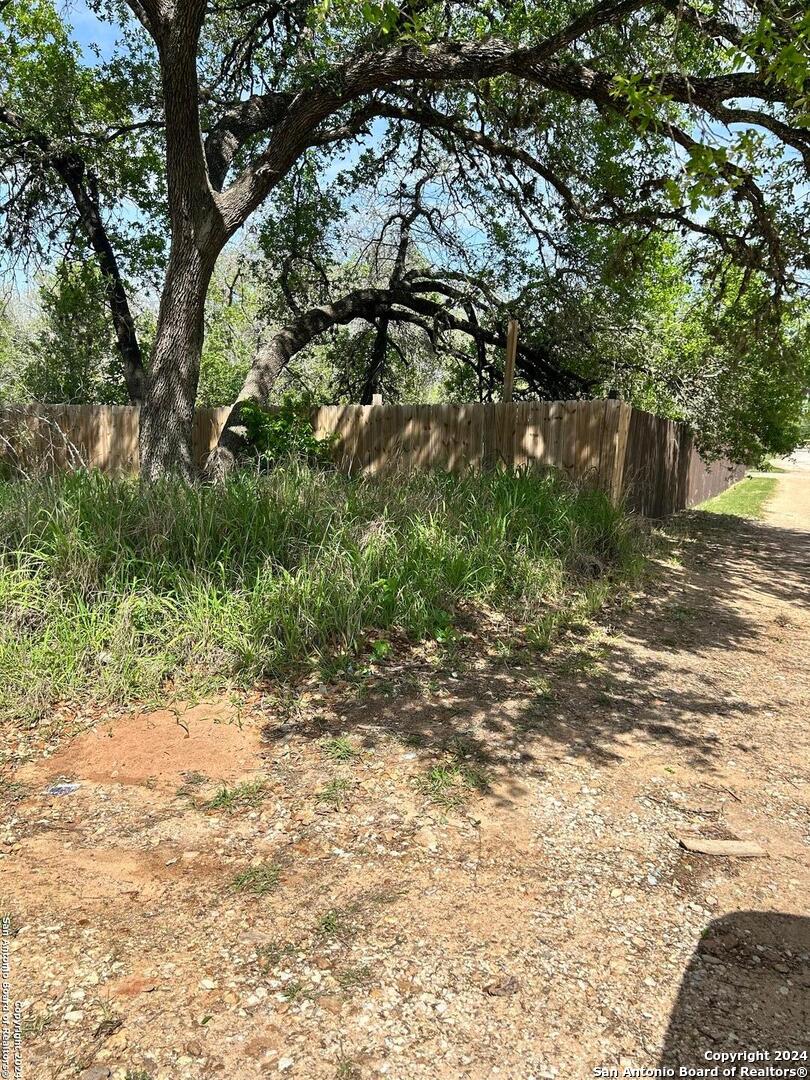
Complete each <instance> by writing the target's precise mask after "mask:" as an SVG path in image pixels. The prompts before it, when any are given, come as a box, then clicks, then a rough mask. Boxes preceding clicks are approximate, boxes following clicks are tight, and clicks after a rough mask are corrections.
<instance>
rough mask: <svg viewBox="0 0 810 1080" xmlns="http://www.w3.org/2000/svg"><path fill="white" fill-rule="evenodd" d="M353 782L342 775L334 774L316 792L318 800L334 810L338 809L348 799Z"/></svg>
mask: <svg viewBox="0 0 810 1080" xmlns="http://www.w3.org/2000/svg"><path fill="white" fill-rule="evenodd" d="M353 787H354V784H353V783H352V782H351V780H347V779H346V778H345V777H343V776H336V777H335V778H334V779H333V780H330V781H329V783H328V784H326V785H325V786H324V787H322V788H321V790H320V791H319V792H318V794H317V799H318V802H320V803H325V804H326V805H327V806H331V807H332V808H333V809H335V810H340V809H341V808H342V807H344V806H345V805H346V803H347V802H348V800H349V795H350V794H351V791H352V788H353Z"/></svg>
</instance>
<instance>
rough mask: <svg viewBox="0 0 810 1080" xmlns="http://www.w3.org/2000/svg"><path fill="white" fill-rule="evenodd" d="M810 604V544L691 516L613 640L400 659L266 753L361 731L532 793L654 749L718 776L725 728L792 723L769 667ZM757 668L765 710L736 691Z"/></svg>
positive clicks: (482, 647) (616, 621)
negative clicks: (555, 768)
mask: <svg viewBox="0 0 810 1080" xmlns="http://www.w3.org/2000/svg"><path fill="white" fill-rule="evenodd" d="M808 603H810V544H809V543H808V534H807V533H806V532H800V531H797V530H790V529H784V528H777V527H775V526H772V525H764V524H758V523H754V522H746V521H742V520H740V519H738V518H727V517H723V516H719V515H713V514H707V513H702V512H691V513H686V514H683V515H680V516H679V517H678V518H676V519H674V520H673V521H672V522H670V523H669V524H668V525H667V528H666V533H665V536H664V540H663V541H662V561H661V563H660V565H659V567H658V569H657V570H656V572H655V580H653V581H652V582H651V583H650V587H649V588H648V589H647V591H646V594H645V595H644V596H643V597H641V599H640V600H638V601H637V602H636V603H635V604H634V605H633V606H632V607H631V608H630V610H620V611H615V612H613V613H611V612H607V613H603V616H602V619H601V623H602V630H601V633H600V634H599V635H596V636H594V635H593V634H592V633H591V632H590V631H589V630H587V629H586V628H580V630H579V632H578V633H577V632H574V633H571V634H569V635H568V636H567V638H566V640H565V641H564V642H561V643H560V644H558V645H557V646H555V647H554V648H553V649H552V650H551V651H550V652H549V653H548V654H545V653H538V652H535V651H532V650H530V649H527V648H525V647H521V646H520V645H519V644H518V645H515V643H514V642H513V643H512V646H511V648H510V649H509V650H506V649H500V650H499V649H498V648H497V647H496V646H497V644H498V642H497V639H498V627H497V626H495V627H488V628H485V629H482V628H481V627H480V626H479V627H478V628H477V629H476V630H473V631H471V632H470V634H469V636H468V639H467V642H466V644H465V643H464V642H462V643H461V644H460V645H458V646H457V647H456V648H454V649H453V650H451V651H449V652H447V653H446V655H444V656H443V658H439V661H438V662H435V661H434V664H433V666H431V665H430V664H429V663H427V662H425V663H424V664H422V666H421V669H420V663H419V661H418V660H414V659H413V658H412V657H410V656H406V658H405V661H404V662H403V663H397V659H398V658H397V656H396V655H394V657H393V658H392V660H391V661H390V662H386V663H383V664H380V665H377V666H376V667H375V672H374V675H373V677H370V678H368V679H365V680H364V679H363V678H358V679H355V685H354V686H353V687H352V688H351V689H350V691H349V692H348V693H347V694H346V700H345V701H344V702H343V703H342V705H341V706H339V707H338V708H336V710H335V711H334V714H333V715H332V716H331V717H330V716H328V715H326V714H323V715H322V714H319V713H318V711H317V710H315V712H314V713H312V714H308V715H306V716H300V715H299V716H296V717H294V718H289V719H288V722H287V723H286V724H285V723H283V722H282V723H281V724H280V725H278V726H275V725H273V724H271V725H269V726H268V729H267V739H268V741H273V740H274V739H276V738H279V737H283V736H284V734H285V733H287V732H289V731H290V730H291V727H294V729H295V731H296V732H297V733H299V734H301V733H304V734H306V733H307V732H310V733H311V734H312V735H313V736H314V737H321V736H323V735H324V734H328V733H333V732H336V731H343V730H346V731H354V732H355V733H358V734H360V736H361V737H362V739H363V740H364V742H365V744H366V745H368V746H372V745H374V743H375V742H376V741H378V740H379V739H380V738H381V737H393V738H396V739H399V740H401V741H403V742H406V743H409V744H411V745H413V746H414V747H416V748H419V747H422V748H425V749H428V750H431V751H435V750H436V749H439V750H448V749H449V750H451V751H454V752H455V750H457V749H458V747H461V748H462V751H463V753H464V754H465V755H466V756H468V757H470V758H475V759H476V760H477V761H478V762H479V763H480V764H482V765H483V766H485V767H487V768H489V769H491V770H494V771H497V772H498V773H500V774H502V775H503V776H505V777H510V778H514V777H517V776H519V775H522V776H523V777H525V778H528V777H530V776H534V777H542V775H543V769H542V765H541V762H542V761H546V762H547V761H548V760H549V757H551V758H552V759H554V758H566V759H567V758H571V757H580V756H582V757H587V758H590V759H591V760H592V761H594V762H595V763H597V764H610V762H611V761H618V760H620V759H622V758H623V757H624V756H625V751H626V746H627V744H629V743H630V742H631V741H632V740H637V739H638V737H639V736H641V737H642V739H645V740H649V745H650V746H651V747H652V748H654V749H656V750H657V751H662V750H664V751H665V750H666V749H667V748H671V749H672V750H673V752H677V753H678V754H680V755H682V756H684V757H685V759H686V760H687V761H688V762H689V764H691V765H693V766H696V767H698V768H701V769H705V770H711V769H713V768H714V766H715V761H716V758H717V755H718V753H719V750H720V740H719V737H718V734H717V730H716V729H717V728H718V727H721V726H723V724H726V723H729V724H732V725H733V726H734V727H736V728H737V729H740V728H743V730H746V729H750V730H754V728H755V723H754V722H755V721H757V722H759V721H761V719H762V714H763V709H765V708H766V707H767V709H768V710H770V711H771V713H772V712H773V711H779V710H780V709H785V710H787V709H790V707H791V701H790V696H789V695H790V688H789V685H788V684H787V683H785V682H784V681H782V682H774V683H772V684H770V685H767V671H768V669H769V668H770V667H771V666H772V665H770V664H769V661H768V653H769V650H770V649H771V648H772V647H773V644H774V640H776V639H779V638H780V637H781V636H783V635H784V634H789V633H790V631H791V627H792V626H793V621H792V620H795V619H796V618H797V617H799V618H801V617H802V614H803V609H804V608H805V607H806V606H807V605H808ZM788 605H790V609H788V610H786V608H787V606H788ZM487 650H488V653H487ZM395 654H396V650H395ZM482 655H483V656H485V657H486V659H485V660H484V661H483V662H481V659H480V658H481V656H482ZM752 668H759V669H761V670H762V672H763V676H764V678H763V680H762V681H760V680H758V679H757V680H754V681H755V684H756V686H757V689H758V691H759V690H761V694H762V697H761V698H757V699H754V698H752V697H751V696H750V694H748V695H747V696H746V697H745V698H743V697H742V696H738V695H737V693H736V692H735V687H737V686H743V685H745V684H746V683H747V684H748V686H749V688H750V683H751V678H750V673H751V669H752ZM403 673H404V675H405V678H401V677H400V676H401V675H402V674H403ZM741 721H743V722H744V723H740V722H741ZM738 745H741V744H738ZM454 748H455V750H454ZM741 749H742V750H743V751H744V750H746V749H755V746H753V745H752V746H751V747H748V748H746V747H745V746H742V745H741Z"/></svg>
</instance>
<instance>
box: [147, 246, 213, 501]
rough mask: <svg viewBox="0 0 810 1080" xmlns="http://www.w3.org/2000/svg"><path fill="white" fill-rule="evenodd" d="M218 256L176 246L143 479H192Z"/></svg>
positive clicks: (157, 351) (160, 327)
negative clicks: (210, 286) (206, 326)
mask: <svg viewBox="0 0 810 1080" xmlns="http://www.w3.org/2000/svg"><path fill="white" fill-rule="evenodd" d="M215 261H216V253H207V254H206V255H201V254H200V252H199V251H198V250H197V248H196V246H195V245H194V243H193V241H189V240H188V239H186V240H185V241H180V242H179V243H178V242H175V243H174V244H173V245H172V251H171V255H170V257H169V266H168V269H167V272H166V282H165V285H164V289H163V294H162V296H161V300H160V310H159V313H158V323H157V333H156V336H155V344H154V348H153V351H152V357H151V361H150V365H149V375H148V381H147V394H146V400H145V402H144V404H143V405H142V406H141V418H140V419H141V423H140V452H141V476H142V478H143V479H145V480H150V481H152V480H157V479H158V478H159V477H161V476H166V475H169V474H173V475H176V476H180V477H182V478H183V479H185V480H191V479H192V478H193V477H194V476H195V475H196V474H197V473H198V472H199V468H198V465H197V463H196V462H195V461H194V452H193V446H192V432H193V424H194V406H195V402H196V399H197V384H198V382H199V377H200V357H201V354H202V343H203V333H204V312H205V297H206V293H207V290H208V284H209V282H210V280H211V274H212V272H213V269H214V263H215Z"/></svg>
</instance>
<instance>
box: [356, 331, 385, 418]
mask: <svg viewBox="0 0 810 1080" xmlns="http://www.w3.org/2000/svg"><path fill="white" fill-rule="evenodd" d="M387 351H388V316H387V315H381V316H380V318H379V319H378V320H377V333H376V334H375V336H374V348H373V350H372V353H371V362H370V363H369V366H368V370H367V371H366V377H365V380H364V382H363V389H362V391H361V393H360V404H361V405H370V404H371V403H372V401H373V400H374V395H375V394H376V393H378V391H379V387H380V376H381V375H382V371H383V368H384V367H385V355H386V353H387Z"/></svg>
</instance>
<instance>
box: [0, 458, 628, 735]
mask: <svg viewBox="0 0 810 1080" xmlns="http://www.w3.org/2000/svg"><path fill="white" fill-rule="evenodd" d="M637 535H638V534H637V532H636V531H635V529H634V527H633V526H631V524H630V522H629V521H628V519H627V518H626V517H625V516H624V515H623V513H622V512H621V511H620V510H618V509H617V508H615V507H614V506H612V505H611V503H610V501H609V500H608V499H607V498H606V497H605V496H604V495H602V494H600V493H599V492H596V491H591V490H586V489H581V488H577V487H576V486H574V485H572V484H571V483H569V482H567V481H566V480H565V479H563V478H560V477H557V476H554V475H552V474H548V473H542V472H539V471H534V472H532V471H493V472H485V473H480V474H469V475H465V476H451V475H447V474H443V473H413V474H408V475H398V476H393V477H388V478H383V479H368V480H365V479H357V478H354V479H351V478H347V477H344V476H342V475H340V474H338V473H336V472H333V471H331V470H327V469H318V468H310V467H308V466H306V465H298V464H294V463H290V464H289V465H283V466H279V467H278V468H276V469H274V470H273V471H272V472H271V473H269V474H267V475H253V474H248V473H240V474H238V475H236V476H235V477H234V478H233V479H231V480H229V481H228V483H227V484H225V485H223V486H221V487H218V488H211V487H203V486H189V485H183V484H182V483H179V482H175V481H168V480H167V481H165V482H163V483H157V484H154V485H151V486H149V485H143V486H142V485H139V484H138V483H137V481H134V480H131V479H126V478H112V477H105V476H102V475H100V474H87V473H74V474H65V475H60V476H57V477H54V478H50V479H48V478H46V479H40V480H9V481H3V482H0V714H3V715H5V716H7V717H8V716H16V717H25V718H31V717H35V716H39V715H43V714H44V713H45V712H47V710H48V709H49V708H50V707H51V706H53V705H54V704H55V703H57V702H60V701H66V700H68V701H71V702H77V703H78V702H80V701H83V700H84V701H87V700H94V701H99V702H104V701H128V700H159V699H160V697H161V696H162V695H163V694H164V693H165V689H166V687H167V686H170V687H171V689H172V692H173V693H175V694H177V695H203V694H206V693H213V692H216V691H221V690H224V689H227V688H229V687H234V686H240V685H241V686H249V685H251V684H252V683H253V682H254V681H255V680H256V679H258V678H263V677H271V678H272V677H282V678H287V677H289V676H291V675H293V674H295V673H297V672H301V671H303V670H306V669H308V668H311V667H315V666H318V665H321V664H323V663H324V662H326V661H328V660H329V658H330V657H334V656H335V655H344V656H356V655H357V654H358V653H359V652H360V651H362V650H363V649H364V648H366V647H367V646H366V645H365V644H364V643H368V642H379V641H380V640H382V635H386V640H387V636H388V635H390V634H391V633H392V632H394V633H404V634H405V635H408V636H410V637H411V638H412V639H421V638H430V637H435V636H436V635H437V633H438V635H439V636H441V634H442V633H443V630H444V628H446V627H447V626H448V625H452V618H453V614H454V612H455V610H456V608H457V607H458V605H459V604H464V605H465V606H466V607H467V608H468V609H469V607H471V606H474V605H475V604H476V603H480V604H481V605H482V606H486V607H487V608H488V609H489V610H500V611H502V612H504V613H506V614H508V616H509V617H510V619H511V620H514V621H515V622H518V623H520V624H522V625H526V626H528V627H532V626H537V627H539V628H540V634H541V636H545V635H546V632H547V628H548V626H549V625H550V624H551V622H553V623H554V625H555V626H556V625H557V624H558V623H559V621H560V620H562V619H563V618H564V615H565V613H566V612H568V611H573V610H580V609H581V608H582V606H583V604H587V603H589V602H590V603H593V602H594V597H596V596H601V595H602V593H601V592H600V588H607V586H608V584H611V583H613V582H615V581H617V580H620V579H622V578H624V577H626V576H627V575H628V574H629V573H630V572H631V571H632V570H633V569H634V568H635V566H636V565H637V560H638V552H639V546H638V540H637ZM550 612H551V613H553V616H554V617H553V618H551V617H550V615H549V613H550ZM371 648H372V649H373V650H376V653H379V652H380V651H381V648H380V646H378V645H377V646H375V645H372V646H371Z"/></svg>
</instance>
